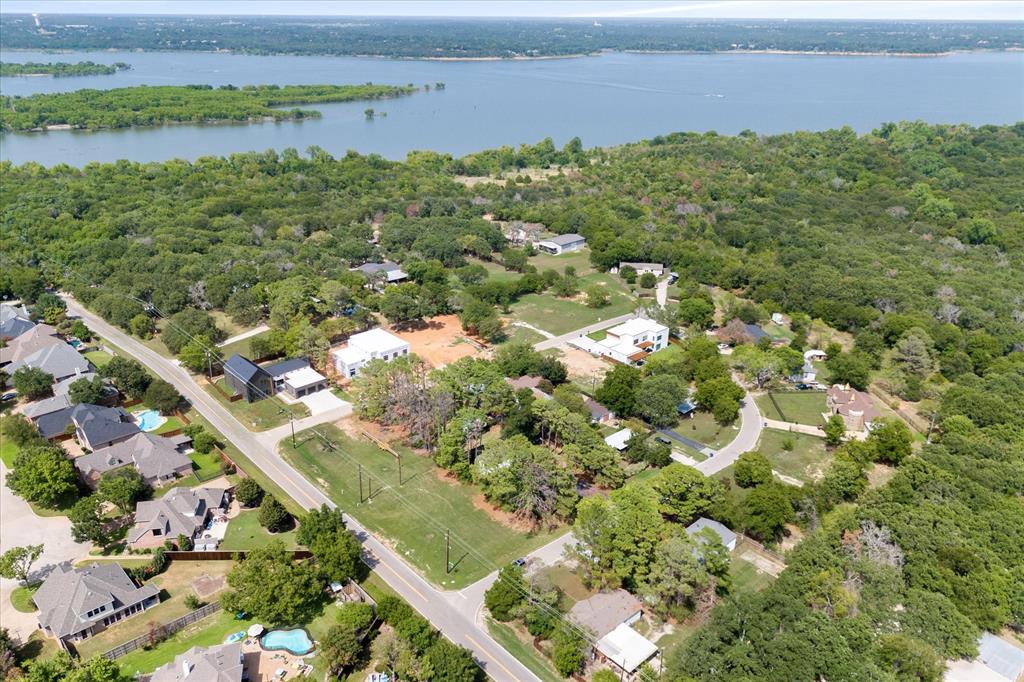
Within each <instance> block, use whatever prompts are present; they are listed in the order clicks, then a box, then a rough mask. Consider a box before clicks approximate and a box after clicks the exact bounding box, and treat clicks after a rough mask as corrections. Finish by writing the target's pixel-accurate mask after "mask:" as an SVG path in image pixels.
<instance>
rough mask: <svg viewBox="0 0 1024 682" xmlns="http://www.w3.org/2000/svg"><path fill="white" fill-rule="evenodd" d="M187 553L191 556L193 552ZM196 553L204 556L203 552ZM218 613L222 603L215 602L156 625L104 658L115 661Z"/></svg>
mask: <svg viewBox="0 0 1024 682" xmlns="http://www.w3.org/2000/svg"><path fill="white" fill-rule="evenodd" d="M174 553H175V552H168V553H167V554H168V555H170V554H174ZM186 553H188V554H191V553H192V552H186ZM195 553H196V554H202V553H203V552H195ZM218 611H220V602H213V603H212V604H207V605H206V606H202V607H200V608H198V609H196V610H195V611H192V612H190V613H186V614H185V615H184V616H181V617H179V618H175V619H174V620H172V621H170V622H169V623H162V624H158V625H154V626H153V628H152V629H151V630H150V631H149V632H147V633H146V634H144V635H141V636H139V637H136V638H135V639H131V640H128V641H127V642H124V643H123V644H118V645H117V646H116V647H114V648H113V649H111V650H110V651H108V652H106V653H104V654H103V658H106V659H108V660H111V661H113V660H115V659H118V658H120V657H121V656H124V655H125V654H129V653H131V652H133V651H135V650H136V649H141V648H143V647H145V646H148V645H150V644H155V643H157V642H159V641H161V640H163V639H166V638H167V637H170V636H171V635H173V634H174V633H175V632H178V631H179V630H181V629H183V628H184V627H185V626H187V625H191V624H192V623H195V622H196V621H197V620H202V619H203V618H206V617H207V616H210V615H213V614H214V613H217V612H218ZM142 613H145V611H143V612H142ZM136 617H137V618H138V617H141V614H137V615H136Z"/></svg>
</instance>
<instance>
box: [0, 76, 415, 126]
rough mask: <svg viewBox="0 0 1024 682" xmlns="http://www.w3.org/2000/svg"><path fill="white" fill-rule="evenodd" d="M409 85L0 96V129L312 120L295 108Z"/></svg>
mask: <svg viewBox="0 0 1024 682" xmlns="http://www.w3.org/2000/svg"><path fill="white" fill-rule="evenodd" d="M414 91H415V88H414V87H412V86H395V85H375V84H373V83H367V84H365V85H286V86H278V85H255V86H254V85H247V86H244V87H241V88H239V87H236V86H233V85H223V86H221V87H219V88H214V87H212V86H210V85H163V86H158V87H152V86H145V85H140V86H137V87H131V88H117V89H114V90H93V89H86V90H76V91H74V92H59V93H44V94H38V95H31V96H29V97H4V98H3V101H2V104H3V108H2V112H0V129H3V130H15V131H19V130H20V131H25V130H46V129H53V128H55V127H61V128H64V127H66V128H86V129H90V130H99V129H102V128H128V127H131V126H154V125H161V124H164V123H220V122H226V121H257V120H267V119H272V120H275V121H280V120H287V119H293V120H298V119H303V118H316V117H319V116H320V113H319V112H317V111H313V110H308V109H298V108H291V109H284V108H282V107H286V106H289V105H295V104H314V103H318V102H352V101H356V100H376V99H385V98H390V97H399V96H401V95H407V94H410V93H412V92H414Z"/></svg>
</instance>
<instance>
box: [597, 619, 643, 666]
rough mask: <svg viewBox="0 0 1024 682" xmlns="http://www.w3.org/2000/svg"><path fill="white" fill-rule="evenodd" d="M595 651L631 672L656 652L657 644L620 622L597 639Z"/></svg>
mask: <svg viewBox="0 0 1024 682" xmlns="http://www.w3.org/2000/svg"><path fill="white" fill-rule="evenodd" d="M597 651H598V653H599V654H601V655H602V656H603V657H605V658H606V659H608V660H609V661H611V662H612V663H614V664H615V665H617V666H619V667H620V668H622V669H623V670H624V671H626V672H627V673H632V672H633V671H634V670H636V669H637V668H639V667H640V666H641V665H643V664H644V663H645V662H646V661H648V660H649V659H650V658H651V657H653V656H654V655H655V654H656V653H658V646H657V645H656V644H655V643H654V642H652V641H651V640H649V639H647V638H646V637H644V636H643V635H641V634H640V633H639V632H637V631H636V630H634V629H633V628H631V627H629V626H628V625H626V624H625V623H622V624H621V625H619V626H617V627H616V628H615V629H614V630H612V631H611V632H609V633H608V634H607V635H605V636H604V637H602V638H601V639H599V640H597Z"/></svg>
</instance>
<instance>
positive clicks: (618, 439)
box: [604, 429, 633, 450]
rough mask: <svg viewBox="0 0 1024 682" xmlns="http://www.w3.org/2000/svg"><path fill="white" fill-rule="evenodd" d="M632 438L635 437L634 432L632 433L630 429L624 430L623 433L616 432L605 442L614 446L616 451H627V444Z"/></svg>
mask: <svg viewBox="0 0 1024 682" xmlns="http://www.w3.org/2000/svg"><path fill="white" fill-rule="evenodd" d="M632 437H633V432H632V431H630V430H629V429H622V430H621V431H616V432H615V433H613V434H612V435H610V436H607V437H606V438H605V439H604V442H605V443H607V444H608V445H610V446H612V447H613V448H615V449H616V450H625V449H626V443H628V442H629V439H630V438H632Z"/></svg>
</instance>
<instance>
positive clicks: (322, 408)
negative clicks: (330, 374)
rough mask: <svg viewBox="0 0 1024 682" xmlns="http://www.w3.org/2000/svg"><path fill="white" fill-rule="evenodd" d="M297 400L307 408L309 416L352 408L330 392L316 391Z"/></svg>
mask: <svg viewBox="0 0 1024 682" xmlns="http://www.w3.org/2000/svg"><path fill="white" fill-rule="evenodd" d="M299 400H300V401H301V402H302V403H303V404H304V405H305V406H306V407H308V408H309V413H310V414H311V415H318V414H322V413H324V412H330V411H331V410H337V409H339V408H343V407H349V408H351V407H352V404H351V403H347V402H345V401H344V400H342V399H341V398H339V397H338V396H336V395H334V394H333V393H331V392H330V391H317V392H316V393H311V394H310V395H306V396H302V397H301V398H299Z"/></svg>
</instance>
